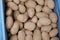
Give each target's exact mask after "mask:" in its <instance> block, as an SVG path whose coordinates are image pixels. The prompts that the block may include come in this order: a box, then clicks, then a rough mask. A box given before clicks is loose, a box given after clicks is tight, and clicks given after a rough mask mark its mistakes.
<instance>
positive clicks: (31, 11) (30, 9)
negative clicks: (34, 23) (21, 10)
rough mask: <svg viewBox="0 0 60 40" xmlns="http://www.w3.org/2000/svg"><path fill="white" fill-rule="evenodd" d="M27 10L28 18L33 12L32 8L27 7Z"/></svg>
mask: <svg viewBox="0 0 60 40" xmlns="http://www.w3.org/2000/svg"><path fill="white" fill-rule="evenodd" d="M27 12H28V16H29V17H30V18H32V17H33V16H34V14H35V11H34V8H29V9H28V10H27Z"/></svg>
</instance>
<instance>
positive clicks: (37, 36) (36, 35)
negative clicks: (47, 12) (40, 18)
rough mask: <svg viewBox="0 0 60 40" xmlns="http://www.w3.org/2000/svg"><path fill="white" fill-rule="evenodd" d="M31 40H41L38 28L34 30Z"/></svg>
mask: <svg viewBox="0 0 60 40" xmlns="http://www.w3.org/2000/svg"><path fill="white" fill-rule="evenodd" d="M33 40H42V37H41V32H40V30H39V29H38V28H36V29H35V30H34V34H33Z"/></svg>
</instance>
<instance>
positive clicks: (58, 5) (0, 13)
mask: <svg viewBox="0 0 60 40" xmlns="http://www.w3.org/2000/svg"><path fill="white" fill-rule="evenodd" d="M3 1H4V0H0V40H7V38H8V37H7V35H6V34H7V32H6V29H5V22H4V14H5V13H4V2H3ZM54 2H55V9H54V11H55V12H56V15H57V16H58V31H59V33H58V37H59V38H60V0H54Z"/></svg>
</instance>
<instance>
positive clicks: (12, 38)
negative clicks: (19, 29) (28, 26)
mask: <svg viewBox="0 0 60 40" xmlns="http://www.w3.org/2000/svg"><path fill="white" fill-rule="evenodd" d="M10 40H18V36H17V35H13V36H11V38H10Z"/></svg>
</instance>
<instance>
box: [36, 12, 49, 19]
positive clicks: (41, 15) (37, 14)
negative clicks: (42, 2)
mask: <svg viewBox="0 0 60 40" xmlns="http://www.w3.org/2000/svg"><path fill="white" fill-rule="evenodd" d="M36 16H37V17H38V18H42V17H47V18H48V14H46V13H45V12H37V13H36Z"/></svg>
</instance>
